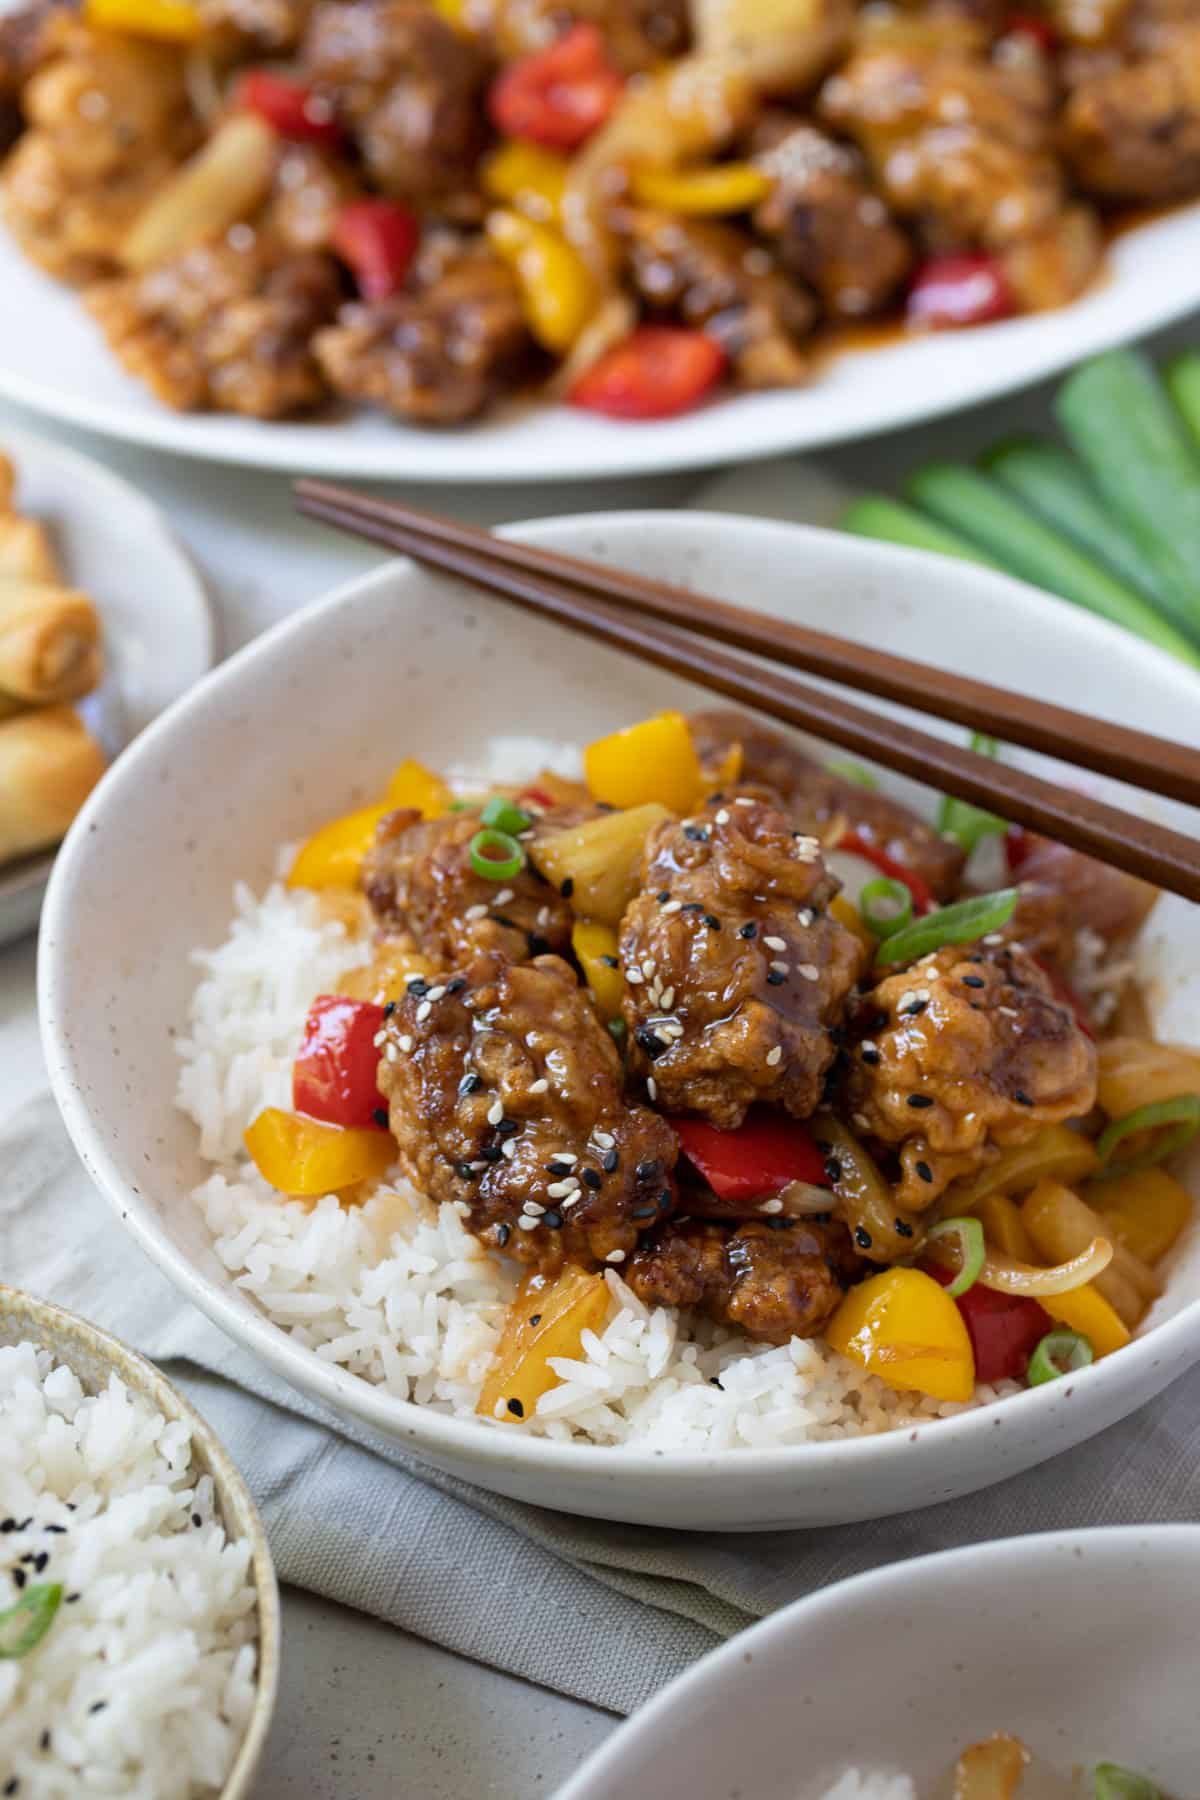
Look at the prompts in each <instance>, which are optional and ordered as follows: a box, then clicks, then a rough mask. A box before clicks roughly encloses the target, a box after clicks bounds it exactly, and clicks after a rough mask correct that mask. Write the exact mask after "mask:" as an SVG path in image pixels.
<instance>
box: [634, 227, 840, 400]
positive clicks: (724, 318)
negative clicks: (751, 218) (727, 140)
mask: <svg viewBox="0 0 1200 1800" xmlns="http://www.w3.org/2000/svg"><path fill="white" fill-rule="evenodd" d="M622 227H623V230H624V233H625V237H626V240H627V245H628V255H629V266H630V273H631V276H632V279H633V283H634V286H635V287H636V288H637V290H638V292H639V293H640V295H641V296H642V299H643V300H644V301H645V302H646V304H647V306H648V307H651V308H653V309H655V310H665V311H670V312H672V313H675V314H677V315H678V316H679V318H681V319H682V320H683V322H684V324H686V325H696V326H703V327H704V329H705V330H706V331H707V332H708V334H709V336H710V337H712V338H715V339H716V340H717V342H718V343H720V344H721V346H722V347H723V349H724V350H725V352H726V354H727V355H728V357H729V359H730V363H731V365H732V368H733V373H734V375H735V376H736V378H737V380H738V381H739V382H740V384H741V385H742V386H743V387H748V388H761V387H795V386H796V385H797V384H799V383H801V382H804V381H807V380H808V377H809V373H810V369H809V362H808V357H807V355H806V353H805V351H804V350H803V349H802V348H801V345H802V342H803V340H804V339H805V338H806V337H807V336H808V335H809V333H810V332H811V330H812V327H813V322H814V320H815V318H816V308H815V306H814V305H813V302H812V299H811V297H810V295H808V294H807V293H806V292H805V291H804V290H803V289H802V288H800V287H798V286H797V285H796V284H795V282H793V281H789V279H788V278H787V276H786V275H783V274H781V273H780V271H779V270H778V269H777V268H776V267H775V266H774V264H773V261H772V258H771V255H770V252H769V251H767V250H764V249H763V248H762V246H761V245H755V244H753V243H752V242H751V241H750V239H749V238H747V237H746V236H745V235H744V234H743V233H742V232H740V231H738V230H736V229H735V227H734V226H732V225H722V224H716V223H713V222H710V221H703V222H702V221H698V220H694V219H689V220H684V219H680V218H677V217H675V216H674V215H673V214H671V213H665V212H651V211H643V210H631V211H630V212H628V213H627V214H626V215H625V216H624V218H623V220H622Z"/></svg>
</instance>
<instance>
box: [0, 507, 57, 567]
mask: <svg viewBox="0 0 1200 1800" xmlns="http://www.w3.org/2000/svg"><path fill="white" fill-rule="evenodd" d="M61 580H62V569H61V568H60V567H59V562H58V558H57V557H56V556H55V554H54V550H53V548H52V546H51V543H50V534H49V532H48V531H47V530H46V527H45V526H44V525H43V524H42V523H41V521H40V520H39V519H23V518H22V517H21V515H20V513H12V512H9V513H6V512H0V581H48V582H50V583H52V584H54V583H57V582H60V581H61Z"/></svg>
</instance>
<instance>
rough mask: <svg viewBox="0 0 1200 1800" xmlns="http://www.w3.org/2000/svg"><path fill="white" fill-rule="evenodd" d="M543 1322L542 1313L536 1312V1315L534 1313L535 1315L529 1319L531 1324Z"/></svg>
mask: <svg viewBox="0 0 1200 1800" xmlns="http://www.w3.org/2000/svg"><path fill="white" fill-rule="evenodd" d="M541 1322H542V1315H541V1313H534V1315H533V1317H532V1318H531V1319H530V1321H529V1323H530V1324H531V1325H540V1324H541Z"/></svg>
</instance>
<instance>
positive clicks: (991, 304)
mask: <svg viewBox="0 0 1200 1800" xmlns="http://www.w3.org/2000/svg"><path fill="white" fill-rule="evenodd" d="M1016 311H1017V302H1016V296H1015V295H1014V293H1013V291H1012V288H1011V286H1010V284H1009V280H1008V277H1007V275H1006V274H1005V273H1004V269H1003V266H1002V265H1001V263H1000V262H999V261H998V260H997V258H996V257H994V256H987V255H984V254H983V253H982V252H981V253H979V254H976V255H968V254H963V255H958V256H933V257H930V259H929V261H928V262H926V263H922V265H921V267H920V268H919V269H918V270H917V273H916V275H915V276H914V277H913V280H912V284H911V286H910V287H909V290H908V302H907V306H906V314H907V318H908V322H909V324H910V325H920V326H927V327H931V328H933V329H942V328H945V327H948V326H956V325H986V324H987V323H988V322H989V321H990V320H992V319H1007V318H1009V317H1010V316H1011V314H1013V313H1015V312H1016Z"/></svg>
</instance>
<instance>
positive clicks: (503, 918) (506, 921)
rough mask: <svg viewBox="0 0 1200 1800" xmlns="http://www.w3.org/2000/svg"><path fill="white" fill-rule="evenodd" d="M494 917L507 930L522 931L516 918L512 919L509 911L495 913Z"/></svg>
mask: <svg viewBox="0 0 1200 1800" xmlns="http://www.w3.org/2000/svg"><path fill="white" fill-rule="evenodd" d="M492 918H493V919H494V920H495V921H496V924H497V925H503V927H504V929H505V931H520V929H521V927H520V926H519V925H518V924H517V922H516V920H515V919H510V918H509V916H508V914H507V913H493V914H492Z"/></svg>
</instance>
